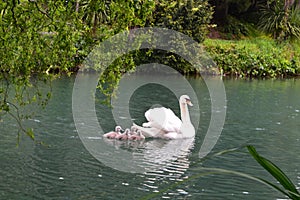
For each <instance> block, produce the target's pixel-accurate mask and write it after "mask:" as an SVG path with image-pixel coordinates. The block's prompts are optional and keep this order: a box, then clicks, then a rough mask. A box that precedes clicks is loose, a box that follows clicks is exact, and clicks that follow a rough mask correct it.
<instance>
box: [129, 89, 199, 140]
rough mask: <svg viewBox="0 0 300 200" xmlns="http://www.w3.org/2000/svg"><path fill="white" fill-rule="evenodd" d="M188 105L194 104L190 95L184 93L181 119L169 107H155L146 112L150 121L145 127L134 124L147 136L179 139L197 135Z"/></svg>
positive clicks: (181, 100) (181, 101)
mask: <svg viewBox="0 0 300 200" xmlns="http://www.w3.org/2000/svg"><path fill="white" fill-rule="evenodd" d="M188 105H189V106H193V104H192V102H191V100H190V97H189V96H187V95H182V96H181V97H180V99H179V106H180V112H181V120H180V119H179V118H178V117H177V116H176V115H175V114H174V112H173V111H172V110H171V109H169V108H165V107H162V108H153V109H149V110H147V111H146V112H145V117H146V119H147V120H148V122H146V123H143V127H141V126H138V125H136V124H133V127H134V128H136V129H138V130H141V131H142V134H143V135H144V136H145V137H152V138H164V139H178V138H191V137H194V136H195V128H194V126H193V124H192V123H191V120H190V115H189V110H188Z"/></svg>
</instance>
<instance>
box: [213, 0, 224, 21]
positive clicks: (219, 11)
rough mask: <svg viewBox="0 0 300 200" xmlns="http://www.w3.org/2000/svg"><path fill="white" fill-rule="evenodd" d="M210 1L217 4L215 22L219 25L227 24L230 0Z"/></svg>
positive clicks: (214, 4)
mask: <svg viewBox="0 0 300 200" xmlns="http://www.w3.org/2000/svg"><path fill="white" fill-rule="evenodd" d="M210 3H211V5H213V6H215V13H214V15H213V22H214V23H216V24H218V25H224V24H226V22H227V15H228V0H211V1H210Z"/></svg>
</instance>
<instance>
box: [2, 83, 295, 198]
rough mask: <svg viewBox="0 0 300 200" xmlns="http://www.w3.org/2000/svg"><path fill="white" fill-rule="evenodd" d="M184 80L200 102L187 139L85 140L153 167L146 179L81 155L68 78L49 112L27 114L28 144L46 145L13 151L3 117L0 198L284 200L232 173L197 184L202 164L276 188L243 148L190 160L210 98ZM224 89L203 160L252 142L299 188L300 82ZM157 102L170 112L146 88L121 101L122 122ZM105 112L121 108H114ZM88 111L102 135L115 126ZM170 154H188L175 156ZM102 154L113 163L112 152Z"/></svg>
mask: <svg viewBox="0 0 300 200" xmlns="http://www.w3.org/2000/svg"><path fill="white" fill-rule="evenodd" d="M159 78H160V79H167V78H166V77H159ZM187 79H188V81H189V83H190V85H191V86H192V87H193V88H194V90H195V91H196V94H197V100H198V103H199V108H197V107H195V108H194V107H191V108H190V111H191V118H192V119H194V118H196V117H197V115H199V114H200V124H199V127H198V128H197V133H196V137H195V140H189V141H188V140H184V141H181V142H174V141H164V140H153V139H150V140H146V141H145V142H143V143H130V144H129V143H127V142H125V143H124V142H123V143H118V142H114V141H106V142H104V143H103V140H102V138H101V135H99V136H98V137H94V136H93V137H92V136H91V137H89V138H86V139H87V140H91V141H93V142H94V143H97V142H98V143H99V144H101V145H102V147H101V148H106V147H103V145H104V146H107V147H110V148H112V149H113V153H114V154H115V155H117V154H118V152H133V153H135V154H136V155H139V156H140V157H139V158H140V159H142V160H141V163H145V164H147V165H149V163H152V165H153V167H154V168H153V170H152V171H151V170H148V171H147V172H145V173H130V172H126V171H125V172H124V171H122V170H121V171H119V170H116V169H115V167H111V166H109V164H107V163H106V162H104V159H103V162H101V159H99V157H98V159H96V158H95V157H94V156H92V155H91V154H90V150H87V149H86V148H85V146H84V145H83V142H82V140H81V139H80V137H79V136H78V132H77V129H76V127H75V124H74V120H73V114H72V91H73V84H74V77H71V78H61V79H59V80H56V81H54V83H53V86H52V87H53V98H52V99H51V101H50V102H49V105H48V106H47V107H46V109H45V110H37V113H36V115H35V116H34V117H33V118H32V119H30V120H28V121H26V122H25V124H26V125H28V126H32V127H34V131H35V133H36V137H37V140H40V141H43V142H45V143H46V144H47V146H43V145H35V144H34V143H33V142H32V141H31V140H30V139H29V138H27V137H22V139H21V142H20V145H19V147H16V143H17V139H16V135H17V125H16V123H15V121H13V120H11V119H8V118H7V119H4V120H3V122H1V123H0V152H1V153H0V199H64V200H65V199H143V198H144V199H147V198H148V199H150V198H151V199H242V198H243V199H284V198H285V197H284V196H283V195H282V194H281V193H278V192H277V191H274V190H273V189H271V188H269V187H267V186H265V185H262V184H261V183H257V182H255V181H252V180H248V179H246V178H242V177H239V176H235V175H231V174H211V175H206V176H201V177H198V178H197V175H199V174H201V173H203V171H202V170H201V167H206V168H222V169H228V170H234V171H239V172H244V173H248V174H251V175H255V176H259V177H262V178H265V179H268V180H270V181H272V182H273V183H276V180H274V179H273V178H272V177H271V176H270V175H269V174H268V173H267V172H266V171H265V170H264V169H263V168H262V167H261V166H259V165H258V164H257V163H256V162H255V161H254V160H253V158H252V157H251V156H250V155H249V154H248V153H247V150H246V149H245V148H241V149H240V150H238V151H235V152H231V153H228V154H223V155H220V156H217V157H211V158H208V159H206V160H205V161H202V162H199V156H198V155H199V150H200V148H201V145H202V142H203V139H204V137H205V134H206V132H207V130H208V126H209V123H210V119H211V115H212V112H211V100H210V96H209V93H208V89H207V87H206V84H205V82H204V81H203V80H202V79H200V78H193V77H190V78H187ZM210 81H217V80H216V78H211V80H210ZM223 82H224V85H225V89H226V97H227V101H226V103H227V106H226V108H227V112H226V120H225V124H224V127H223V130H222V134H221V136H220V138H219V139H218V141H217V143H216V145H215V146H214V149H213V151H212V152H211V153H216V152H219V151H222V150H226V149H230V148H235V147H242V146H243V145H245V144H252V145H254V146H255V147H256V149H257V151H258V152H259V153H260V154H261V155H263V156H265V157H266V158H268V159H270V160H271V161H273V162H274V163H276V164H277V165H278V166H279V167H280V168H281V169H282V170H283V171H284V172H286V174H287V175H288V176H289V177H290V178H291V180H292V181H293V182H294V183H295V184H296V186H297V187H298V189H299V187H300V154H299V150H300V80H299V79H287V80H240V79H225V80H223ZM172 84H175V85H176V83H172ZM123 86H124V87H126V84H124V85H123ZM178 87H179V86H178ZM96 97H99V98H101V95H99V94H98V93H97V94H96ZM192 100H193V99H192ZM83 103H84V101H83ZM157 104H160V105H164V106H169V107H171V108H172V109H173V110H174V111H175V113H176V114H178V113H179V106H178V101H177V99H176V97H175V95H174V94H173V93H172V92H171V91H170V90H168V89H167V88H166V87H162V86H159V85H157V84H148V85H145V86H143V87H141V88H139V89H137V90H136V91H134V93H133V94H132V96H131V98H130V101H129V102H128V108H129V112H130V115H131V119H133V120H134V122H135V123H137V124H141V123H142V122H143V121H144V117H143V113H144V111H145V110H146V109H148V108H149V107H151V106H152V105H157ZM114 109H119V110H121V111H122V110H126V108H122V107H120V108H117V107H115V108H114ZM96 112H97V117H98V120H99V123H100V126H101V127H102V129H103V130H104V131H110V130H111V129H113V128H114V126H115V121H114V117H113V114H112V111H111V109H110V108H109V107H107V106H104V105H102V104H100V103H96ZM86 117H87V118H88V117H89V116H86ZM131 119H128V117H127V118H126V116H125V117H124V116H122V115H119V116H115V120H117V121H124V124H125V126H126V125H127V124H128V125H130V124H129V122H131V121H130V120H131ZM121 123H122V122H121ZM91 128H93V127H91ZM175 147H177V148H184V147H188V148H186V149H183V150H182V151H176V148H175ZM174 149H175V150H174ZM178 152H179V153H178ZM101 156H102V157H104V156H105V154H100V157H101ZM108 156H109V157H111V158H112V159H110V160H113V154H108V155H107V157H108ZM113 162H115V160H114V161H112V163H113ZM129 162H130V161H129ZM117 163H118V164H119V167H120V168H122V167H124V166H122V165H126V164H128V163H126V162H125V161H124V164H122V163H123V162H122V161H119V162H117ZM112 165H113V164H112ZM117 167H118V166H117ZM176 183H178V184H176Z"/></svg>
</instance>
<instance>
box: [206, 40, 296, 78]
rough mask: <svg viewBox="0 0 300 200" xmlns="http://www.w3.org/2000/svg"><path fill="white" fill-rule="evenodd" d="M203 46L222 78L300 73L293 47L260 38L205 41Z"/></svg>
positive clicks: (280, 75)
mask: <svg viewBox="0 0 300 200" xmlns="http://www.w3.org/2000/svg"><path fill="white" fill-rule="evenodd" d="M204 46H205V49H206V50H207V51H208V52H209V53H210V54H211V56H212V58H213V59H214V61H215V62H216V63H217V65H218V66H219V68H221V71H223V74H224V75H234V76H239V77H287V76H293V75H297V74H299V73H300V69H299V66H300V65H299V64H300V60H299V55H298V53H297V52H298V51H295V49H296V45H295V46H291V45H290V44H288V43H286V44H277V43H276V42H274V41H272V40H268V39H265V38H263V39H248V40H241V41H222V40H206V41H205V43H204Z"/></svg>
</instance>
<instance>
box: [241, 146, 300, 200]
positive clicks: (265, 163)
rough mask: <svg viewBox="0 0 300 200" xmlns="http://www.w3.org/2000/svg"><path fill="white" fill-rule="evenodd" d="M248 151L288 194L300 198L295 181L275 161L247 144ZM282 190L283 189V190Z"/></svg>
mask: <svg viewBox="0 0 300 200" xmlns="http://www.w3.org/2000/svg"><path fill="white" fill-rule="evenodd" d="M247 148H248V151H249V152H250V154H251V155H252V156H253V158H254V159H255V160H256V161H257V162H258V163H259V164H260V165H261V166H262V167H263V168H265V169H266V170H267V171H268V172H269V173H270V174H271V175H272V176H273V177H274V178H276V180H277V181H278V182H279V183H280V184H281V185H282V186H283V187H284V188H285V189H286V190H287V191H288V192H289V194H290V195H288V196H289V197H290V198H292V199H300V193H299V192H298V190H297V189H296V187H295V185H294V184H293V182H292V181H291V180H290V179H289V178H288V177H287V176H286V174H285V173H284V172H283V171H281V169H280V168H279V167H277V166H276V165H275V164H274V163H272V162H271V161H269V160H268V159H266V158H264V157H262V156H260V155H259V154H258V153H257V151H256V149H255V148H254V147H253V146H251V145H249V146H247ZM281 192H282V191H281Z"/></svg>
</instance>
